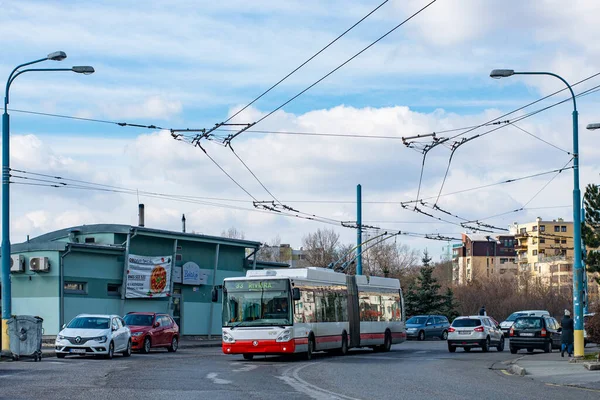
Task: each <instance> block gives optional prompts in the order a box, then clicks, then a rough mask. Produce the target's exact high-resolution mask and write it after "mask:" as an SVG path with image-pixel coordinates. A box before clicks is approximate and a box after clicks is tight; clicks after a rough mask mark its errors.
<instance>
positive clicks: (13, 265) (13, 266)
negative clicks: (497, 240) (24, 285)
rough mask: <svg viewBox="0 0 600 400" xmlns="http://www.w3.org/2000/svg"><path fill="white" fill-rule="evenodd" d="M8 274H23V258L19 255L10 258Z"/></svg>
mask: <svg viewBox="0 0 600 400" xmlns="http://www.w3.org/2000/svg"><path fill="white" fill-rule="evenodd" d="M10 272H25V257H23V256H22V255H20V254H19V255H16V254H15V255H12V256H10Z"/></svg>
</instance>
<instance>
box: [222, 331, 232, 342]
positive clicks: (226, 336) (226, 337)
mask: <svg viewBox="0 0 600 400" xmlns="http://www.w3.org/2000/svg"><path fill="white" fill-rule="evenodd" d="M223 341H224V342H225V343H235V339H234V338H233V336H231V335H230V334H229V333H227V332H223Z"/></svg>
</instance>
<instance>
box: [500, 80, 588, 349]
mask: <svg viewBox="0 0 600 400" xmlns="http://www.w3.org/2000/svg"><path fill="white" fill-rule="evenodd" d="M512 75H550V76H553V77H555V78H557V79H560V80H561V81H562V82H563V83H564V84H565V85H566V86H567V88H568V89H569V91H570V92H571V97H572V99H573V252H574V253H575V260H574V267H573V275H574V276H573V308H574V310H573V311H574V314H575V335H574V336H575V357H583V355H584V340H583V307H582V305H583V304H582V300H583V299H582V297H583V264H582V262H581V256H582V250H581V192H580V190H579V131H578V129H579V127H578V113H577V103H576V101H575V94H574V93H573V89H572V88H571V85H569V83H568V82H567V81H566V80H564V79H563V78H562V77H560V76H558V75H556V74H553V73H551V72H515V71H514V70H512V69H495V70H493V71H492V72H491V73H490V77H492V78H496V79H499V78H507V77H509V76H512Z"/></svg>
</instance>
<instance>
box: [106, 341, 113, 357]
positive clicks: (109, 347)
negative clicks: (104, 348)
mask: <svg viewBox="0 0 600 400" xmlns="http://www.w3.org/2000/svg"><path fill="white" fill-rule="evenodd" d="M114 355H115V343H114V342H110V344H109V345H108V353H107V354H106V358H107V359H109V360H112V358H113V356H114Z"/></svg>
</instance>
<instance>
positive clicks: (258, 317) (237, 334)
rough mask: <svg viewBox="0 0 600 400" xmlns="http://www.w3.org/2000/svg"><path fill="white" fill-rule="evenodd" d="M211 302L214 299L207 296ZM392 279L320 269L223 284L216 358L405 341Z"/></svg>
mask: <svg viewBox="0 0 600 400" xmlns="http://www.w3.org/2000/svg"><path fill="white" fill-rule="evenodd" d="M213 298H214V296H213ZM403 308H404V307H403V299H402V291H401V289H400V281H398V279H390V278H381V277H367V276H363V275H359V276H350V275H345V274H342V273H338V272H334V271H332V270H330V269H324V268H312V267H311V268H294V269H270V270H269V269H268V270H252V271H248V272H247V274H246V276H245V277H237V278H226V279H225V281H224V283H223V353H225V354H243V356H244V358H245V359H247V360H251V359H252V358H253V356H254V355H257V354H265V355H266V354H293V353H304V354H305V355H306V357H307V358H308V359H311V358H312V354H313V352H315V351H322V350H337V351H338V352H339V353H340V354H346V353H347V352H348V349H349V348H353V347H371V348H373V349H375V350H378V351H389V350H390V347H391V346H392V344H395V343H401V342H403V341H404V340H406V328H405V324H404V312H403Z"/></svg>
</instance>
